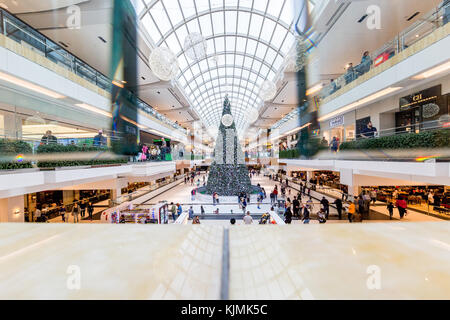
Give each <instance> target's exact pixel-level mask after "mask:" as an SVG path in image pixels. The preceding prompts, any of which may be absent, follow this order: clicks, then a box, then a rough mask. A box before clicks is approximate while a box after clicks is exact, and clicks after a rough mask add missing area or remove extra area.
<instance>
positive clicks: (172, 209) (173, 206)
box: [170, 202, 177, 222]
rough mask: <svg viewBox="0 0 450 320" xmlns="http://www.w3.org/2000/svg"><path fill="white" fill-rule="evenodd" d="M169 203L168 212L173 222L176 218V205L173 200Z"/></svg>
mask: <svg viewBox="0 0 450 320" xmlns="http://www.w3.org/2000/svg"><path fill="white" fill-rule="evenodd" d="M170 205H171V207H170V212H171V213H172V219H173V222H175V220H177V217H176V216H175V214H176V213H177V206H176V205H175V204H174V203H173V202H171V203H170Z"/></svg>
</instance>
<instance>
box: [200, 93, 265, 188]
mask: <svg viewBox="0 0 450 320" xmlns="http://www.w3.org/2000/svg"><path fill="white" fill-rule="evenodd" d="M227 116H229V117H227ZM223 118H225V119H227V118H231V119H233V116H232V115H231V107H230V102H229V100H228V96H227V97H226V98H225V102H224V106H223V113H222V119H223ZM225 122H226V123H225V124H228V123H229V122H227V120H226V121H225ZM225 124H224V123H221V125H220V128H219V132H218V137H217V140H216V147H215V150H214V162H213V163H212V164H211V167H210V170H209V176H208V183H207V185H206V188H205V189H204V192H206V194H213V193H214V192H217V193H218V195H219V196H237V195H239V194H240V193H241V192H248V193H252V192H256V191H257V190H255V189H258V188H257V187H254V186H252V185H251V182H250V178H249V175H248V169H247V166H246V164H245V156H244V153H243V152H242V148H241V144H240V143H239V138H238V137H237V134H236V125H235V124H234V121H232V122H231V125H230V126H226V125H225ZM199 192H202V188H199Z"/></svg>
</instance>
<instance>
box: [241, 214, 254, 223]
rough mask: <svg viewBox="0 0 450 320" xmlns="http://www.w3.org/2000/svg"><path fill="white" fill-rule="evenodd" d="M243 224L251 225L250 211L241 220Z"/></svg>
mask: <svg viewBox="0 0 450 320" xmlns="http://www.w3.org/2000/svg"><path fill="white" fill-rule="evenodd" d="M243 220H244V223H245V224H253V218H252V216H251V215H250V211H247V214H246V215H245V216H244V218H243Z"/></svg>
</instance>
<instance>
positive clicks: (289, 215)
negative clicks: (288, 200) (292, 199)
mask: <svg viewBox="0 0 450 320" xmlns="http://www.w3.org/2000/svg"><path fill="white" fill-rule="evenodd" d="M284 222H285V223H286V224H291V222H292V212H291V208H289V207H288V208H287V209H286V212H285V213H284Z"/></svg>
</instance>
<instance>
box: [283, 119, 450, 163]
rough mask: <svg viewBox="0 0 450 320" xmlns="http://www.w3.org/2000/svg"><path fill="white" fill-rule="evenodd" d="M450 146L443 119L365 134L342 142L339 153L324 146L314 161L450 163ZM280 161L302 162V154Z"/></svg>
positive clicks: (449, 127) (286, 153) (449, 129)
mask: <svg viewBox="0 0 450 320" xmlns="http://www.w3.org/2000/svg"><path fill="white" fill-rule="evenodd" d="M446 119H447V120H446ZM449 146H450V122H449V121H448V118H447V117H443V118H442V119H440V120H433V121H426V122H421V123H415V124H407V125H404V126H398V127H394V128H388V129H383V130H380V131H376V132H371V133H369V132H365V133H364V132H363V133H360V134H358V135H357V136H356V137H355V139H352V140H348V141H345V142H339V143H338V149H337V152H334V150H333V149H332V142H331V141H328V142H327V144H326V145H322V146H321V148H320V149H321V150H320V152H319V153H318V154H317V155H316V156H315V157H314V159H320V160H330V159H331V160H389V161H393V160H398V161H411V160H414V161H419V160H420V161H422V160H423V161H424V160H427V159H437V160H438V161H450V148H449ZM412 150H415V151H417V152H412ZM279 158H280V159H300V158H302V156H301V154H299V150H298V149H296V148H294V149H288V150H280V152H279ZM417 159H419V160H417Z"/></svg>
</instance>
